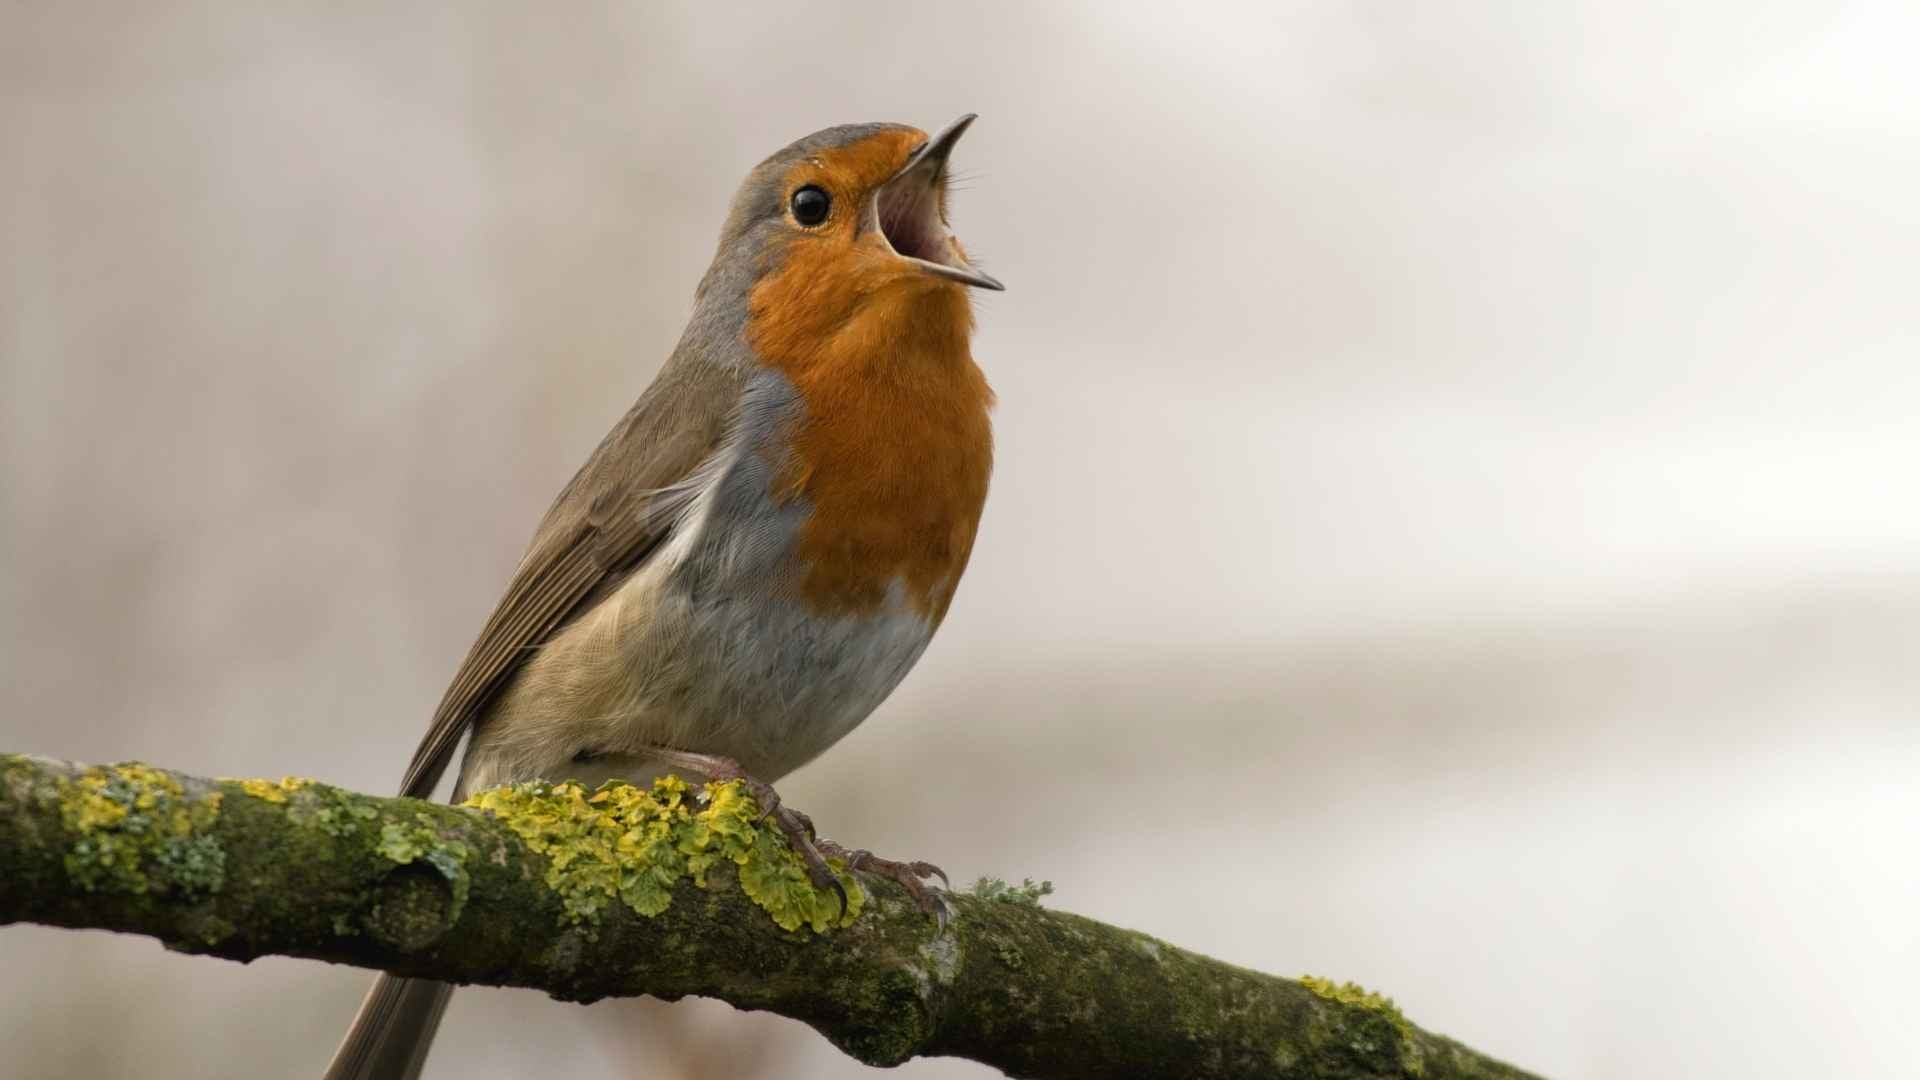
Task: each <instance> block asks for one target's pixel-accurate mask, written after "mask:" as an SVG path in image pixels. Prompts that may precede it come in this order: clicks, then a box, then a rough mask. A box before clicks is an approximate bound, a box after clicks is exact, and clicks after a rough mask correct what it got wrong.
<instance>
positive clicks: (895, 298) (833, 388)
mask: <svg viewBox="0 0 1920 1080" xmlns="http://www.w3.org/2000/svg"><path fill="white" fill-rule="evenodd" d="M848 312H853V313H854V314H853V316H852V317H851V318H848V317H847V313H848ZM972 327H973V314H972V309H971V307H970V306H969V301H968V297H967V295H966V292H965V289H964V288H963V287H962V286H959V285H956V284H953V283H950V282H945V281H941V280H940V279H937V278H933V277H930V276H928V275H925V274H920V273H917V272H913V271H911V270H908V271H907V272H905V273H903V272H902V267H901V266H900V260H898V259H896V258H893V257H892V256H890V255H881V254H876V253H875V252H874V251H873V250H872V249H869V248H865V247H862V248H858V249H853V250H849V249H847V248H845V247H842V246H839V245H830V244H818V245H809V244H797V245H794V246H793V247H792V248H791V249H789V251H788V252H787V253H786V257H785V259H784V261H783V263H782V265H781V266H780V268H779V269H778V270H776V271H774V272H773V273H770V274H769V275H768V276H767V277H765V278H763V279H762V280H761V281H760V282H759V284H757V285H756V286H755V287H754V290H753V293H752V295H751V297H750V300H749V320H748V324H747V339H748V342H749V343H750V344H751V345H752V346H753V348H754V350H755V352H756V353H757V355H758V357H759V358H760V360H761V362H762V363H765V364H767V365H768V366H770V367H773V368H776V369H778V370H779V371H781V372H782V373H784V374H785V375H786V376H787V378H788V379H789V380H791V381H792V383H793V385H794V386H795V387H796V388H797V389H798V390H799V393H800V397H801V398H802V400H803V401H804V402H805V406H806V411H805V416H804V417H803V418H801V419H798V420H796V421H795V423H794V424H793V426H792V429H791V430H790V431H789V432H788V433H787V435H788V439H789V445H788V448H787V450H788V452H787V455H786V456H785V458H784V459H783V460H781V461H779V462H778V463H777V464H778V466H779V469H780V472H779V474H778V475H779V478H780V479H779V482H778V485H777V497H778V498H780V499H782V500H792V499H805V500H806V501H807V502H808V504H810V505H811V507H812V514H811V515H810V516H809V517H808V519H807V521H806V523H805V524H804V525H803V526H802V527H801V531H800V534H799V537H798V554H799V557H800V560H801V564H802V571H801V577H800V580H799V582H798V586H799V589H800V594H801V598H802V600H803V601H804V602H805V603H806V604H807V605H808V607H809V608H811V609H813V610H815V611H818V612H821V613H831V614H838V615H845V614H867V613H871V612H874V611H876V610H878V609H879V608H880V607H881V605H882V604H883V603H884V602H885V600H886V597H887V593H888V591H889V589H891V588H892V587H893V585H894V583H895V582H901V583H903V584H904V585H905V588H906V598H907V600H908V601H909V602H910V603H911V604H912V605H913V606H914V608H915V609H917V610H918V611H920V612H921V613H922V614H923V615H925V616H927V617H928V618H929V619H930V620H932V621H933V622H935V623H938V622H939V620H940V619H941V618H943V617H944V616H945V615H946V612H947V606H948V604H949V603H950V602H951V601H952V599H953V592H954V588H955V586H956V585H958V583H959V580H960V574H961V572H962V571H963V570H965V569H966V565H967V557H968V556H969V555H970V554H971V553H972V551H973V538H974V532H975V530H976V528H977V527H978V526H979V523H980V509H981V507H982V505H983V504H984V503H985V501H986V497H987V479H988V475H989V473H990V472H991V471H992V467H993V436H992V430H991V428H990V426H989V423H988V419H987V412H988V409H989V408H991V406H992V404H993V391H992V390H991V389H990V388H989V387H988V386H987V380H986V377H985V376H984V375H983V374H982V373H981V371H980V368H979V367H978V366H977V365H976V364H974V362H973V357H972V355H971V353H970V351H969V348H968V339H969V336H970V334H971V332H972Z"/></svg>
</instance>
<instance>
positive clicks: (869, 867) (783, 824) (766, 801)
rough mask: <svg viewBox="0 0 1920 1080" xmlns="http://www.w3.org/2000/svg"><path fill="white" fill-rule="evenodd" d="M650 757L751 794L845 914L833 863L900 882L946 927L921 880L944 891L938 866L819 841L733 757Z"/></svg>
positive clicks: (666, 753) (805, 821) (942, 908)
mask: <svg viewBox="0 0 1920 1080" xmlns="http://www.w3.org/2000/svg"><path fill="white" fill-rule="evenodd" d="M649 753H651V754H652V756H653V757H654V758H656V759H657V760H659V761H660V762H661V763H663V764H666V765H673V766H677V767H679V768H683V769H690V770H692V771H694V772H697V773H699V774H700V775H702V776H705V777H706V778H708V779H709V780H717V781H721V782H725V781H728V780H738V781H740V784H741V786H742V787H744V788H746V789H747V793H748V794H750V795H752V796H753V801H754V802H755V803H756V804H758V805H759V807H760V811H761V813H762V814H763V815H765V816H766V817H768V818H772V819H773V822H774V824H776V825H778V826H779V827H780V831H781V833H783V834H784V835H785V836H786V838H787V843H788V844H790V845H792V846H793V849H794V850H795V851H797V852H799V853H800V858H801V860H802V861H803V862H805V863H806V864H807V876H808V877H810V878H812V879H813V883H814V885H815V887H817V888H822V889H832V890H833V892H834V895H836V896H838V897H839V898H840V910H841V911H845V910H846V909H847V890H846V889H845V888H843V887H842V886H841V884H840V879H839V878H837V877H835V876H834V874H833V870H832V869H831V868H830V867H828V866H827V860H828V859H829V858H835V859H844V860H846V863H847V869H849V870H853V871H856V872H861V873H868V874H873V875H875V876H877V877H883V878H886V879H887V880H889V881H894V882H898V883H899V884H900V887H901V888H904V889H906V890H907V895H908V896H911V897H913V902H914V903H915V904H916V905H918V906H919V908H920V910H921V911H924V912H926V913H927V914H929V915H932V916H933V917H934V918H936V919H938V920H939V921H940V925H942V926H945V925H946V922H947V906H946V904H945V903H944V902H943V901H942V900H941V899H940V895H939V890H937V889H935V888H933V887H932V886H931V885H929V884H927V882H926V881H924V880H923V879H925V878H930V877H938V878H939V879H940V882H941V884H942V885H943V886H945V885H946V883H947V875H946V872H945V871H943V870H941V869H940V868H939V867H937V866H935V865H933V864H932V863H929V862H895V861H894V860H892V859H882V858H880V857H878V856H876V855H874V854H873V853H872V852H870V851H862V850H854V851H849V850H848V849H847V848H845V847H843V846H841V845H839V844H836V843H834V842H833V841H831V840H822V839H820V838H819V836H818V835H816V834H815V833H814V830H813V819H812V818H810V817H808V816H807V815H805V814H803V813H801V812H800V811H798V810H795V809H794V808H792V807H790V806H788V805H786V804H785V803H782V802H781V801H780V796H779V794H778V793H777V792H775V791H774V790H773V785H771V784H768V783H765V782H764V781H761V780H757V779H755V778H754V777H752V776H749V775H747V771H746V770H745V769H742V768H741V767H740V763H739V762H737V761H735V760H733V759H732V758H729V757H721V756H720V755H718V754H696V753H693V752H691V751H687V750H667V749H658V750H650V751H649Z"/></svg>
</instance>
